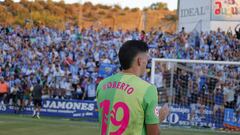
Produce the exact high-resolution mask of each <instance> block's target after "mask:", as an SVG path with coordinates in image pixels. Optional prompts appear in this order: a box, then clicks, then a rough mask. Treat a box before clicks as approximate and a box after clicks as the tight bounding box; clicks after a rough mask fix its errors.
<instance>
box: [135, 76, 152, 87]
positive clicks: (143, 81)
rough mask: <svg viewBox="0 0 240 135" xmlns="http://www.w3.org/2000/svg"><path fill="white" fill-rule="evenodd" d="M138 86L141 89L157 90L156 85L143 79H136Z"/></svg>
mask: <svg viewBox="0 0 240 135" xmlns="http://www.w3.org/2000/svg"><path fill="white" fill-rule="evenodd" d="M136 80H137V85H138V86H140V87H141V88H145V89H146V90H147V89H156V87H155V85H153V84H151V83H149V82H147V81H145V80H143V79H142V78H139V77H136Z"/></svg>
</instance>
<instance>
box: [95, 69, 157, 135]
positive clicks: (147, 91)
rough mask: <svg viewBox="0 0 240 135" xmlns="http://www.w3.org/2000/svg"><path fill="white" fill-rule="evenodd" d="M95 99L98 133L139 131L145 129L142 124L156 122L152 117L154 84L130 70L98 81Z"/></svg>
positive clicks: (128, 134) (138, 133) (130, 134)
mask: <svg viewBox="0 0 240 135" xmlns="http://www.w3.org/2000/svg"><path fill="white" fill-rule="evenodd" d="M152 101H154V103H152ZM97 102H98V106H99V108H100V109H99V121H100V122H101V123H102V124H101V126H100V129H101V133H102V135H106V134H107V135H108V134H114V135H121V134H124V135H141V134H145V132H146V129H145V126H144V124H155V123H157V122H158V118H153V117H152V115H154V113H155V112H154V111H155V110H154V109H155V107H156V106H157V91H156V88H155V87H154V86H153V85H151V84H149V83H147V82H145V81H144V80H142V79H140V78H139V77H137V76H135V75H132V74H123V73H118V74H115V75H113V76H111V77H109V78H106V79H105V80H103V81H101V83H100V84H99V86H98V89H97ZM150 102H151V103H150ZM148 106H149V107H148ZM150 106H153V107H150ZM147 108H151V109H150V110H149V109H147ZM147 115H149V117H148V119H146V118H145V116H147ZM154 116H155V115H154ZM155 117H157V115H156V116H155Z"/></svg>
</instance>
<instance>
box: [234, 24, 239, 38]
mask: <svg viewBox="0 0 240 135" xmlns="http://www.w3.org/2000/svg"><path fill="white" fill-rule="evenodd" d="M238 27H239V25H237V26H236V27H235V33H236V36H237V39H239V40H240V27H239V29H238V30H237V28H238Z"/></svg>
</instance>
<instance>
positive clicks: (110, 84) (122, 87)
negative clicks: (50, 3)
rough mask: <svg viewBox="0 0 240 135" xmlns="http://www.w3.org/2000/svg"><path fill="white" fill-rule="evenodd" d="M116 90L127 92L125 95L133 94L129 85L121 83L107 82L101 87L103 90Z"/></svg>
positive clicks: (132, 89)
mask: <svg viewBox="0 0 240 135" xmlns="http://www.w3.org/2000/svg"><path fill="white" fill-rule="evenodd" d="M111 88H112V89H118V90H122V91H127V94H128V95H130V94H132V93H133V92H134V88H133V87H131V86H130V85H129V84H126V83H123V82H108V83H107V84H104V85H103V88H102V89H103V90H106V89H111Z"/></svg>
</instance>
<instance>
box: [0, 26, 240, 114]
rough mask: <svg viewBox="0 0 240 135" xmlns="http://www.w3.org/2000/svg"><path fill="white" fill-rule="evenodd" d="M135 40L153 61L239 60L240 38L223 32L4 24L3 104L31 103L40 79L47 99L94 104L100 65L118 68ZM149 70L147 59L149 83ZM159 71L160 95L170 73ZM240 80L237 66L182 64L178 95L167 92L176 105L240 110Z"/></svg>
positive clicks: (0, 39) (0, 43)
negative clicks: (120, 57)
mask: <svg viewBox="0 0 240 135" xmlns="http://www.w3.org/2000/svg"><path fill="white" fill-rule="evenodd" d="M132 39H133V40H143V41H145V42H147V43H148V45H149V48H150V58H151V57H157V58H168V59H193V60H218V61H219V60H220V61H240V40H239V39H237V37H236V35H235V34H233V33H232V32H224V31H221V29H218V30H217V31H211V32H208V33H207V32H206V33H203V32H202V33H197V32H192V33H186V32H185V31H184V29H183V30H182V31H181V32H179V33H175V34H169V33H166V32H163V31H162V30H161V28H157V29H152V30H151V31H149V32H147V33H145V32H144V31H139V30H138V29H135V30H133V31H130V30H128V31H123V30H121V29H118V30H116V31H114V30H113V29H112V28H106V27H104V28H100V29H98V30H95V29H94V28H93V27H90V28H88V29H81V30H79V28H78V27H73V28H72V29H70V28H67V29H66V30H64V31H59V30H56V29H52V28H48V27H43V26H41V27H34V28H32V29H25V28H22V27H19V26H17V27H4V26H0V76H1V78H0V81H1V84H0V95H1V97H2V99H3V100H2V103H4V102H5V103H9V102H16V99H18V100H19V101H20V103H21V104H22V106H24V105H28V104H29V103H30V100H31V91H32V89H33V87H34V85H35V84H36V83H37V82H38V81H40V82H41V84H42V85H43V86H44V90H43V98H57V99H87V100H94V99H95V97H96V86H97V84H98V82H99V81H100V80H101V79H102V77H101V76H99V74H98V73H99V68H100V66H101V64H103V63H106V64H113V65H118V67H119V62H118V57H117V53H118V50H119V48H120V46H121V45H122V43H123V42H125V41H127V40H132ZM150 67H151V63H150V61H149V65H148V69H149V70H148V72H147V73H146V75H144V77H143V78H144V79H145V80H147V81H149V80H150ZM185 67H188V68H189V70H185ZM156 69H157V70H156V71H157V73H156V75H155V84H156V86H157V87H158V90H159V93H161V91H162V90H164V89H166V88H168V87H169V84H170V83H169V81H170V78H169V77H170V70H169V69H168V68H167V67H166V65H164V64H161V65H160V64H159V67H157V68H156ZM117 71H119V69H117V70H116V71H115V72H117ZM198 73H199V74H198ZM239 80H240V67H239V66H230V65H226V66H223V65H213V64H209V65H206V64H201V65H196V64H195V65H191V66H188V65H184V64H179V65H178V68H176V69H175V75H174V92H173V93H171V94H169V93H168V94H166V97H167V98H166V100H168V99H169V97H173V99H174V101H173V102H174V103H176V104H181V105H189V104H193V105H194V104H201V105H202V106H204V105H212V106H214V109H216V110H217V109H221V110H223V109H222V108H223V107H224V106H227V107H230V108H236V109H239V112H240V89H239V85H240V83H239ZM206 97H207V98H206Z"/></svg>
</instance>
